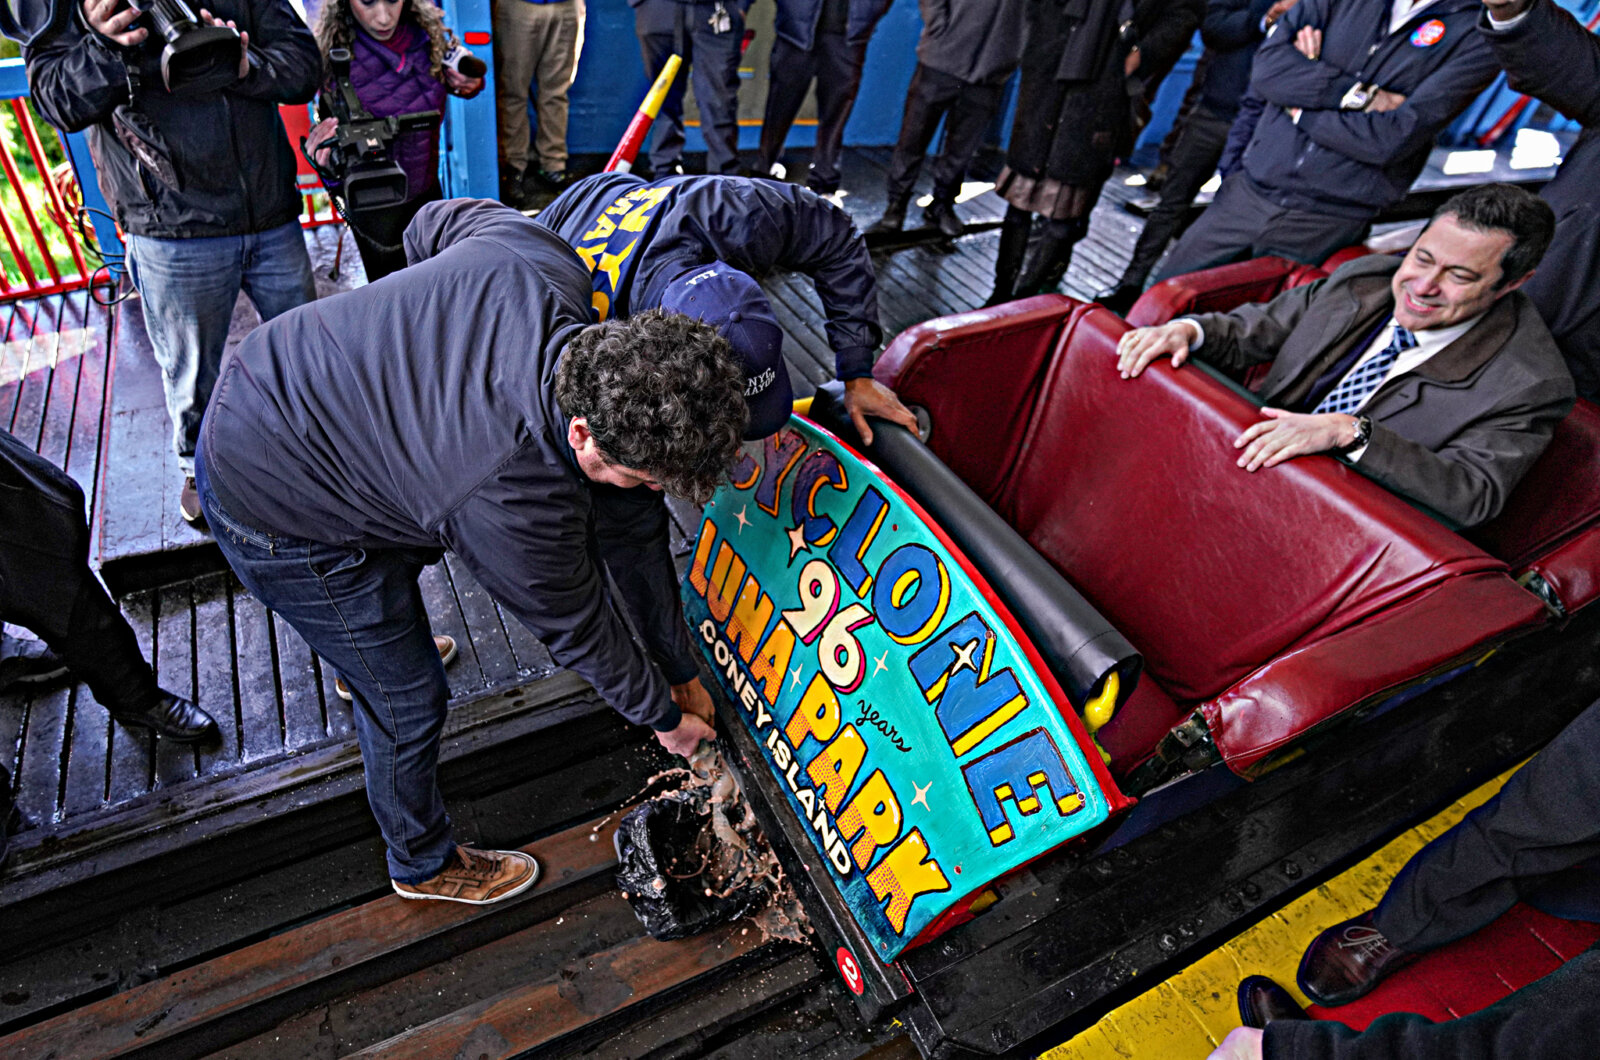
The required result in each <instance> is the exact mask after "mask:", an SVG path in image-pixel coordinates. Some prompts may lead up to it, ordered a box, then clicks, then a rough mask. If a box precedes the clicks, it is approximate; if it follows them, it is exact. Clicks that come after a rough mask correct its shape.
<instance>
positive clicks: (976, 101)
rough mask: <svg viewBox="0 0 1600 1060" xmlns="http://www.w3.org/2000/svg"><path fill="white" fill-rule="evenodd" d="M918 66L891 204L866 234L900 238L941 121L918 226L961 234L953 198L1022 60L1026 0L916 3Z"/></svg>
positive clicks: (893, 169) (892, 177)
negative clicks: (928, 197)
mask: <svg viewBox="0 0 1600 1060" xmlns="http://www.w3.org/2000/svg"><path fill="white" fill-rule="evenodd" d="M918 6H919V7H920V8H921V9H922V36H921V38H920V39H919V40H918V41H917V68H916V70H915V71H913V72H912V74H911V86H910V87H909V88H907V89H906V110H905V116H904V117H903V118H902V119H901V120H900V139H899V140H898V141H896V142H895V145H894V160H893V161H892V162H890V164H889V179H888V182H887V184H886V185H885V190H886V191H887V193H888V200H889V204H888V206H887V207H886V208H885V209H884V211H883V216H882V217H881V218H879V219H878V222H877V223H876V224H874V225H873V226H872V227H871V228H869V229H867V231H868V233H869V234H871V233H882V232H898V231H900V228H901V226H903V225H904V224H905V221H906V204H907V203H908V202H909V201H910V199H911V187H912V185H914V184H916V182H917V174H918V173H919V172H921V170H922V159H923V156H924V155H926V154H927V152H928V145H929V144H930V143H932V142H933V134H934V132H935V131H936V130H937V129H938V128H939V121H940V119H943V120H944V128H945V132H944V150H943V151H941V152H940V154H939V157H938V158H936V159H934V162H933V201H932V202H931V203H929V204H928V205H927V206H926V207H925V208H924V209H923V211H922V223H923V225H924V226H926V227H929V228H937V229H939V231H941V232H943V233H944V234H945V235H946V236H949V237H950V238H951V239H954V238H955V237H956V236H958V235H960V234H961V231H962V226H961V221H960V220H959V219H957V217H956V214H955V205H956V193H957V192H958V191H960V190H961V181H962V179H963V178H965V177H966V175H967V167H968V166H970V165H971V164H972V156H973V155H974V154H976V153H977V150H978V144H979V143H980V142H981V141H982V139H983V131H984V130H985V129H987V128H988V127H989V122H990V121H992V120H993V119H994V116H995V112H996V111H998V110H999V109H1000V98H1001V95H1002V94H1003V93H1004V91H1005V87H1006V79H1007V78H1008V77H1010V76H1011V71H1013V70H1015V69H1016V68H1017V63H1018V62H1020V61H1021V59H1022V8H1023V0H921V2H920V3H919V5H918Z"/></svg>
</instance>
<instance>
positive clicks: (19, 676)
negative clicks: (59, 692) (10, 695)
mask: <svg viewBox="0 0 1600 1060" xmlns="http://www.w3.org/2000/svg"><path fill="white" fill-rule="evenodd" d="M66 673H67V664H66V663H64V662H62V661H61V659H60V658H59V657H58V656H57V655H56V654H55V653H53V652H52V651H51V650H50V649H49V648H47V647H45V646H44V644H43V643H42V642H40V641H37V640H23V639H21V638H20V637H12V636H8V635H6V634H4V633H0V692H3V691H5V690H6V689H8V688H10V687H11V686H12V685H41V684H44V683H45V682H46V681H54V680H55V679H56V678H58V677H64V676H66Z"/></svg>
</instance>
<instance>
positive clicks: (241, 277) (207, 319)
mask: <svg viewBox="0 0 1600 1060" xmlns="http://www.w3.org/2000/svg"><path fill="white" fill-rule="evenodd" d="M128 272H129V274H130V275H131V276H132V277H133V285H134V286H135V287H137V288H138V289H139V298H140V300H141V301H142V302H143V303H144V327H145V331H146V332H148V333H149V335H150V346H151V348H152V349H153V350H154V351H155V355H156V362H157V363H158V364H160V365H161V385H162V389H163V390H164V391H165V392H166V398H167V418H168V419H170V420H171V421H172V447H173V449H175V450H176V451H177V454H178V466H179V467H181V468H182V469H183V473H184V474H185V475H191V474H193V473H194V443H195V438H196V437H197V436H198V435H199V433H200V418H201V417H202V416H204V415H205V411H206V402H207V401H209V400H210V398H211V388H212V387H213V386H215V385H216V382H217V369H218V367H219V366H220V365H221V364H222V349H223V346H224V345H225V344H226V343H227V341H228V326H229V324H231V323H232V322H233V307H234V303H236V302H237V301H238V300H239V292H240V291H241V290H242V291H244V293H245V294H247V295H249V296H250V301H251V303H252V304H253V305H254V306H255V307H256V312H257V313H259V314H261V319H262V320H271V319H272V318H273V317H275V316H277V315H278V314H279V313H282V312H285V311H286V310H290V309H293V308H294V307H295V306H297V305H301V304H303V303H305V302H309V301H312V300H313V299H315V298H316V297H317V288H316V284H315V282H314V281H313V280H312V278H311V257H310V255H308V254H307V253H306V241H305V235H304V234H303V233H302V232H301V230H300V222H298V221H290V222H289V223H288V224H284V225H279V226H278V227H277V228H269V229H267V230H266V231H265V232H256V233H254V234H252V235H247V236H199V237H196V238H193V239H155V238H152V237H150V236H137V235H131V234H130V235H129V236H128Z"/></svg>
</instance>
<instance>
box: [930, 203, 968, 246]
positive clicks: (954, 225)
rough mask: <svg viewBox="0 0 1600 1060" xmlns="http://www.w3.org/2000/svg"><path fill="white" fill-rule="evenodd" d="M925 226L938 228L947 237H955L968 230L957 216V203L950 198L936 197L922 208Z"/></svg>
mask: <svg viewBox="0 0 1600 1060" xmlns="http://www.w3.org/2000/svg"><path fill="white" fill-rule="evenodd" d="M922 225H923V227H924V228H937V229H938V230H939V234H940V235H942V236H944V237H945V238H946V239H954V238H956V237H957V236H959V235H961V234H962V233H963V232H965V231H966V230H967V226H966V225H964V224H962V223H961V218H959V217H957V216H956V204H955V203H954V202H951V201H950V200H948V199H935V200H933V201H932V202H930V203H929V204H928V205H927V206H925V207H923V210H922Z"/></svg>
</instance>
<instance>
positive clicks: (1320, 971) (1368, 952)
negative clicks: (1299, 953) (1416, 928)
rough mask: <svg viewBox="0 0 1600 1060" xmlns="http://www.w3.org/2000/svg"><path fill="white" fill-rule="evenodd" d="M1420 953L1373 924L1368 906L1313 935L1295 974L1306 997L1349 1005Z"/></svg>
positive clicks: (1323, 1002) (1332, 1003)
mask: <svg viewBox="0 0 1600 1060" xmlns="http://www.w3.org/2000/svg"><path fill="white" fill-rule="evenodd" d="M1417 956H1418V955H1417V954H1415V953H1407V952H1406V951H1404V950H1402V949H1398V948H1396V946H1395V945H1394V943H1392V942H1390V941H1389V940H1388V939H1386V938H1384V937H1383V933H1382V932H1381V931H1379V930H1378V929H1377V928H1375V927H1373V926H1372V910H1368V911H1367V912H1365V913H1362V914H1361V915H1360V916H1358V917H1355V918H1354V919H1351V920H1346V921H1345V922H1344V923H1342V924H1335V925H1334V926H1333V927H1331V928H1329V929H1328V930H1326V931H1324V932H1323V933H1322V934H1320V935H1318V936H1317V937H1316V938H1314V939H1312V940H1311V945H1309V946H1307V947H1306V955H1305V956H1304V957H1302V958H1300V971H1299V973H1298V974H1297V975H1296V977H1295V978H1296V981H1297V982H1299V984H1300V989H1301V990H1303V991H1305V995H1306V997H1309V998H1310V999H1311V1000H1312V1001H1315V1002H1316V1003H1317V1004H1319V1005H1328V1006H1333V1005H1348V1004H1349V1003H1350V1002H1352V1001H1354V1000H1355V999H1356V998H1358V997H1362V996H1364V995H1366V994H1367V993H1368V992H1370V991H1371V990H1372V988H1373V987H1375V986H1377V985H1378V983H1379V981H1380V980H1382V979H1383V977H1384V976H1386V975H1388V974H1390V973H1391V972H1394V971H1396V970H1398V969H1400V968H1404V967H1405V966H1406V965H1408V964H1410V963H1411V962H1413V961H1415V960H1416V959H1417Z"/></svg>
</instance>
